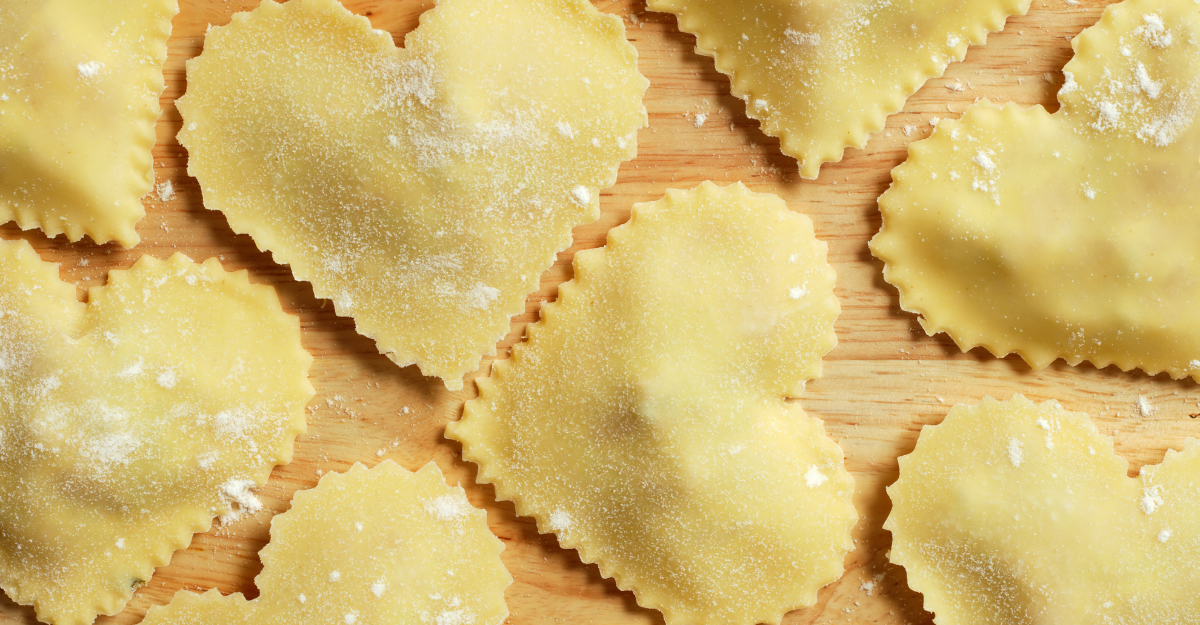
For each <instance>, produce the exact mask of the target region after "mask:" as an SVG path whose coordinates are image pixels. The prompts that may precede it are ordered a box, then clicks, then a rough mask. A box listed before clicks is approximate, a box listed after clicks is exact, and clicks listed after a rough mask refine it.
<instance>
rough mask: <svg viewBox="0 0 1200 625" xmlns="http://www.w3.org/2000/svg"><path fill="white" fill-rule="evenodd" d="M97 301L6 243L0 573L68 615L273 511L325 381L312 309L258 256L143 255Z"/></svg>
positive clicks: (45, 614)
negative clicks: (294, 306) (268, 489)
mask: <svg viewBox="0 0 1200 625" xmlns="http://www.w3.org/2000/svg"><path fill="white" fill-rule="evenodd" d="M88 299H89V302H88V303H87V304H83V303H80V302H79V301H78V300H77V299H76V297H75V287H74V285H71V284H68V283H64V282H62V281H60V280H59V279H58V276H57V266H56V265H53V264H51V263H46V262H43V261H41V260H40V259H39V258H38V256H37V253H36V252H34V251H33V248H31V247H30V246H29V244H27V243H25V242H23V241H21V242H7V241H5V242H0V587H3V589H4V591H5V592H6V593H8V595H9V596H10V597H11V598H12V599H13V600H14V601H16V602H17V603H22V604H27V605H28V604H32V605H33V607H34V608H35V610H36V611H37V616H38V618H39V619H40V620H43V621H46V622H49V623H54V624H55V625H81V624H86V623H90V622H92V621H93V620H94V619H95V618H96V615H97V614H115V613H116V612H118V611H120V610H121V609H122V608H123V607H124V605H125V602H126V601H128V600H129V598H130V596H131V595H132V594H133V591H134V589H136V588H137V587H138V586H139V585H141V584H143V583H145V582H146V581H148V580H149V579H150V575H151V573H152V572H153V570H154V567H156V566H161V565H163V564H166V563H167V562H168V561H169V560H170V558H171V554H172V553H173V552H174V551H175V550H176V549H179V548H182V547H185V546H187V544H188V543H189V542H191V539H192V534H193V533H195V532H202V531H205V530H207V529H208V528H209V526H210V525H211V523H212V519H213V517H214V516H217V515H223V514H228V513H230V512H231V506H232V505H233V504H234V503H237V504H238V505H239V507H240V510H239V511H238V512H252V511H254V510H255V509H257V507H258V506H259V504H258V501H257V499H255V498H254V496H253V494H252V492H251V490H252V489H253V488H256V487H257V486H259V485H261V484H263V483H264V482H266V480H267V476H268V475H269V474H270V472H271V469H272V468H274V467H275V466H276V465H279V464H284V463H287V462H288V461H290V460H291V454H292V441H293V439H294V438H295V436H296V435H297V434H298V433H300V432H303V431H304V428H305V414H304V406H305V404H306V403H307V402H308V400H309V399H310V398H311V397H312V396H313V389H312V386H311V385H310V384H309V383H308V379H307V375H306V373H307V370H308V366H309V364H310V363H311V362H312V358H311V357H310V356H309V355H308V353H306V352H305V351H304V350H303V348H301V346H300V326H299V323H298V322H297V320H296V319H295V318H294V317H291V316H289V315H287V314H285V313H284V312H283V311H282V309H281V308H280V305H279V300H278V298H277V297H276V295H275V293H274V290H273V289H271V288H270V287H266V286H260V285H252V284H250V283H249V282H248V281H247V279H246V272H244V271H240V272H236V273H227V272H225V271H224V270H223V269H221V266H220V265H219V264H218V263H217V261H216V260H209V261H207V262H205V263H203V264H196V263H193V262H192V261H190V260H188V259H186V258H184V257H183V256H182V255H178V254H176V255H175V256H172V257H171V258H170V259H169V260H166V261H161V260H157V259H154V258H151V257H148V256H144V257H142V259H141V260H139V261H138V262H137V263H136V264H135V265H134V266H133V267H132V268H131V269H128V270H123V271H113V272H112V273H110V274H109V282H108V285H107V286H103V287H94V288H92V289H90V291H89V295H88Z"/></svg>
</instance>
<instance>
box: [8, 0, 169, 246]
mask: <svg viewBox="0 0 1200 625" xmlns="http://www.w3.org/2000/svg"><path fill="white" fill-rule="evenodd" d="M178 12H179V6H178V4H177V2H176V0H136V1H135V0H0V223H3V222H7V221H15V222H17V224H18V225H19V226H21V228H24V229H26V230H28V229H31V228H40V229H42V230H44V231H45V232H46V234H48V235H50V236H54V235H57V234H63V233H65V234H66V235H67V238H68V239H70V240H72V241H78V240H79V239H81V238H83V236H84V235H87V236H89V237H91V238H92V240H94V241H95V242H97V243H106V242H108V241H114V240H115V241H117V242H119V243H120V244H121V245H124V246H125V247H132V246H133V245H135V244H136V243H137V242H138V235H137V232H136V231H135V230H134V225H135V224H136V223H137V222H138V220H140V219H141V218H142V216H143V215H144V214H145V210H144V209H143V208H142V202H141V197H142V196H143V195H145V194H146V193H147V192H148V191H150V189H151V187H152V186H153V184H154V172H153V170H152V162H151V155H150V150H151V148H153V147H154V141H155V136H154V123H155V121H156V120H157V119H158V114H159V112H160V106H159V103H158V98H159V94H161V93H162V90H163V64H164V63H165V62H166V60H167V38H168V37H169V36H170V35H171V18H172V17H174V16H175V14H176V13H178Z"/></svg>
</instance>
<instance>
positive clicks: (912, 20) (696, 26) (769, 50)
mask: <svg viewBox="0 0 1200 625" xmlns="http://www.w3.org/2000/svg"><path fill="white" fill-rule="evenodd" d="M647 4H648V5H649V7H650V8H651V9H654V10H655V11H667V12H670V13H674V14H675V15H676V16H678V18H679V28H680V30H683V31H686V32H689V33H692V34H693V35H696V51H697V52H699V53H701V54H704V55H707V56H711V57H713V58H714V60H715V61H716V66H717V69H718V70H720V71H721V72H723V73H725V74H727V75H729V79H730V86H731V88H732V90H733V94H734V95H736V96H738V97H740V98H742V99H743V100H745V101H746V114H747V115H749V116H750V117H752V118H754V119H757V120H759V121H760V122H761V123H762V130H763V132H764V133H766V134H768V135H770V136H772V137H779V141H780V147H781V149H782V150H783V152H784V154H788V155H789V156H792V157H795V158H796V159H797V160H799V161H800V175H801V176H803V177H805V178H816V177H817V174H818V172H819V171H820V167H821V165H822V164H823V163H827V162H836V161H840V160H841V159H842V153H843V151H844V150H845V149H846V148H848V147H857V148H861V147H863V146H864V145H866V143H867V139H868V137H870V135H872V134H874V133H876V132H879V131H880V130H882V129H883V125H884V122H885V121H886V119H887V116H888V115H891V114H892V113H896V112H898V111H899V110H900V109H901V108H903V107H904V101H905V100H906V99H907V98H908V97H909V96H910V95H912V94H914V93H916V92H917V90H918V89H920V88H921V85H923V84H925V81H926V80H929V79H930V78H936V77H938V76H941V75H942V73H943V72H945V70H946V66H947V65H948V64H950V63H952V62H954V61H961V60H962V59H963V57H964V56H966V54H967V46H969V45H971V44H980V43H983V42H984V40H985V39H986V38H987V35H988V32H989V31H997V30H1000V29H1001V28H1003V27H1004V21H1005V20H1006V19H1007V18H1008V17H1009V16H1011V15H1018V14H1022V15H1023V14H1024V13H1025V12H1026V11H1027V10H1029V0H647Z"/></svg>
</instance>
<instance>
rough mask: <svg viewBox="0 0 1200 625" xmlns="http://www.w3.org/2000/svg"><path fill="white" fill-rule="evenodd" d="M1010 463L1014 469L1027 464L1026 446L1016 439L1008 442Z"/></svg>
mask: <svg viewBox="0 0 1200 625" xmlns="http://www.w3.org/2000/svg"><path fill="white" fill-rule="evenodd" d="M1008 461H1009V462H1011V463H1012V465H1013V466H1014V467H1019V466H1021V463H1022V462H1025V446H1024V445H1022V444H1021V441H1019V440H1017V439H1015V438H1010V439H1009V440H1008Z"/></svg>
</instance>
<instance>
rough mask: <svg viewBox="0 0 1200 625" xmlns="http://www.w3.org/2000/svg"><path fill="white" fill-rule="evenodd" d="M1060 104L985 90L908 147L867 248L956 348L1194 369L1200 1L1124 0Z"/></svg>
mask: <svg viewBox="0 0 1200 625" xmlns="http://www.w3.org/2000/svg"><path fill="white" fill-rule="evenodd" d="M1073 45H1074V47H1075V52H1076V56H1075V58H1074V59H1072V60H1071V62H1070V63H1068V64H1067V66H1066V68H1065V72H1066V75H1067V83H1066V85H1065V86H1064V87H1063V89H1062V91H1061V92H1060V94H1059V99H1060V101H1061V102H1062V108H1061V109H1060V110H1059V111H1058V112H1056V113H1054V114H1049V113H1047V112H1046V111H1045V110H1044V109H1042V108H1041V107H1034V108H1031V109H1024V110H1023V109H1020V108H1017V107H1016V106H1013V105H1008V106H1005V107H1003V108H1000V107H997V106H995V105H993V104H990V103H986V102H985V103H981V104H977V105H975V106H973V107H971V108H970V109H968V110H967V112H966V113H965V114H964V115H963V118H962V119H961V120H959V121H957V122H954V121H945V122H942V124H939V126H938V129H937V131H936V132H935V133H934V134H933V136H932V137H931V138H930V139H928V140H925V141H922V142H918V143H915V144H913V145H912V147H911V148H910V151H909V159H908V161H907V162H906V163H904V164H903V165H901V166H900V167H898V168H896V169H895V170H894V171H893V173H892V176H893V178H894V182H893V184H892V188H891V189H889V190H888V192H887V193H885V194H884V195H883V197H881V198H880V200H879V207H880V210H881V211H882V212H883V229H882V230H880V232H879V234H878V235H877V236H876V237H875V239H874V240H873V241H872V242H871V249H872V251H873V252H874V253H875V255H876V256H878V257H879V258H880V259H882V260H883V261H884V262H885V263H887V266H886V267H885V270H884V275H885V277H886V278H887V280H888V282H890V283H892V284H894V285H896V287H897V288H898V289H899V290H900V303H901V305H902V306H903V308H904V309H905V310H909V311H912V312H916V313H919V314H920V315H921V316H922V318H921V323H922V325H924V327H925V329H926V331H928V332H929V333H930V334H933V333H936V332H947V333H948V334H949V335H950V336H951V337H952V338H953V339H954V341H955V342H956V343H958V345H959V347H961V348H962V349H964V350H966V349H970V348H972V347H975V346H977V345H982V346H984V347H986V348H987V349H988V350H989V351H991V352H992V353H993V354H996V355H998V356H999V355H1004V354H1007V353H1010V352H1016V353H1018V354H1020V355H1021V356H1022V357H1023V358H1025V360H1026V361H1028V362H1029V364H1030V365H1032V366H1033V367H1043V366H1045V365H1047V364H1049V363H1050V362H1051V361H1053V360H1054V359H1055V358H1060V357H1061V358H1065V359H1066V360H1067V361H1068V362H1070V363H1071V364H1078V363H1079V362H1080V361H1083V360H1088V361H1091V362H1092V363H1094V364H1095V365H1096V366H1098V367H1103V366H1107V365H1109V364H1114V363H1115V364H1116V365H1117V366H1119V367H1120V368H1121V369H1126V370H1127V369H1131V368H1135V367H1138V368H1141V369H1143V370H1145V371H1146V372H1148V373H1158V372H1160V371H1167V372H1168V373H1170V374H1171V375H1172V376H1173V377H1176V378H1178V377H1182V376H1184V375H1192V376H1196V375H1200V255H1198V254H1200V251H1198V248H1197V246H1196V242H1197V241H1198V240H1200V220H1197V219H1196V216H1197V214H1198V213H1200V124H1197V123H1195V122H1196V114H1197V112H1198V111H1200V11H1198V10H1197V6H1196V4H1195V2H1193V1H1192V0H1127V1H1126V2H1123V3H1121V4H1116V5H1112V6H1110V7H1109V8H1108V9H1106V10H1105V12H1104V15H1103V17H1102V18H1101V21H1100V23H1099V24H1097V25H1096V26H1093V27H1092V28H1089V29H1088V30H1086V31H1084V32H1083V33H1082V34H1081V35H1079V37H1077V38H1076V39H1075V41H1074V42H1073Z"/></svg>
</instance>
